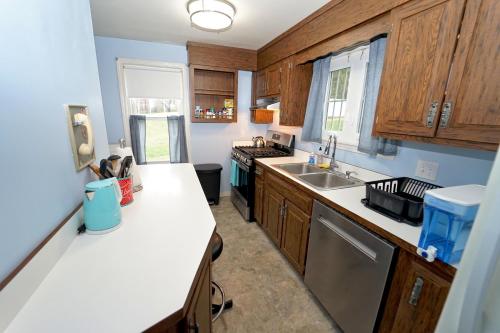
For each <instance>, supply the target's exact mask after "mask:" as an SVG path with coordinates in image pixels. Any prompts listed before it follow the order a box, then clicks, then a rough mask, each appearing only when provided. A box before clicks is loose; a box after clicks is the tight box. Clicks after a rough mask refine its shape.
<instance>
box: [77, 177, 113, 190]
mask: <svg viewBox="0 0 500 333" xmlns="http://www.w3.org/2000/svg"><path fill="white" fill-rule="evenodd" d="M115 180H116V178H107V179H103V180H96V181H94V182H90V183H88V184H87V185H85V189H86V190H88V191H96V190H100V189H103V188H106V187H109V186H113V185H114V182H115Z"/></svg>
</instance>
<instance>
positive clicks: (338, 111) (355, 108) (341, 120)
mask: <svg viewBox="0 0 500 333" xmlns="http://www.w3.org/2000/svg"><path fill="white" fill-rule="evenodd" d="M368 55H369V46H367V45H366V46H360V47H358V48H356V49H354V50H352V51H347V52H343V53H341V54H339V55H337V56H334V57H332V60H331V64H330V78H329V82H328V88H327V89H328V90H327V96H326V101H325V111H324V117H323V139H324V140H328V137H329V136H330V135H333V134H335V135H337V136H338V140H339V143H341V144H345V145H351V146H357V144H358V141H359V130H360V120H361V114H362V108H363V96H364V86H365V78H366V67H367V66H366V65H367V62H368Z"/></svg>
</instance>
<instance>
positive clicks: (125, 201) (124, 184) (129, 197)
mask: <svg viewBox="0 0 500 333" xmlns="http://www.w3.org/2000/svg"><path fill="white" fill-rule="evenodd" d="M118 184H120V190H121V191H122V201H120V205H121V206H122V207H123V206H126V205H129V204H131V203H132V202H133V201H134V191H133V189H132V176H128V177H125V178H119V179H118Z"/></svg>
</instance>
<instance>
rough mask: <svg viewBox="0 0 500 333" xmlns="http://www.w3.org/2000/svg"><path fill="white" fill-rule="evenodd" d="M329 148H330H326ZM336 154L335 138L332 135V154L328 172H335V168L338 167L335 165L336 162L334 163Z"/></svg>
mask: <svg viewBox="0 0 500 333" xmlns="http://www.w3.org/2000/svg"><path fill="white" fill-rule="evenodd" d="M331 138H332V137H331V136H330V140H331ZM328 148H330V147H328ZM336 152H337V136H336V135H334V136H333V153H332V158H331V159H330V171H335V168H338V167H339V165H338V164H337V162H335V153H336Z"/></svg>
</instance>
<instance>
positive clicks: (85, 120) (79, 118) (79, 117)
mask: <svg viewBox="0 0 500 333" xmlns="http://www.w3.org/2000/svg"><path fill="white" fill-rule="evenodd" d="M73 125H74V126H75V125H76V126H82V130H84V131H85V134H82V135H83V136H86V137H87V142H83V143H81V144H80V146H79V147H78V154H80V155H90V154H92V153H93V152H94V133H93V132H92V126H91V125H90V120H89V116H88V115H86V114H83V113H77V114H75V121H74V123H73Z"/></svg>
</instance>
